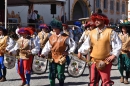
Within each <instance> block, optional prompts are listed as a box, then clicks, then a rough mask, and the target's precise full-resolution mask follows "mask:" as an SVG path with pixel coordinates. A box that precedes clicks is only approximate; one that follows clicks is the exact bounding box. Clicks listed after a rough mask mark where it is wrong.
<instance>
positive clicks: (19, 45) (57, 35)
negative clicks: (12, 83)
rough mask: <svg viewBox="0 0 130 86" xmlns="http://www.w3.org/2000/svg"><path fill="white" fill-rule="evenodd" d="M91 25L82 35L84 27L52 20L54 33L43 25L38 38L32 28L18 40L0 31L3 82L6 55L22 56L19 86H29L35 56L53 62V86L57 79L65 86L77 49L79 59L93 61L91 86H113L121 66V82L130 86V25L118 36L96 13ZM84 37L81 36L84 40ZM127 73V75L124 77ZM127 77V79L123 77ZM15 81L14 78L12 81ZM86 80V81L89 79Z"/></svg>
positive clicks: (124, 25)
mask: <svg viewBox="0 0 130 86" xmlns="http://www.w3.org/2000/svg"><path fill="white" fill-rule="evenodd" d="M90 19H91V20H90V21H89V22H86V24H85V30H84V32H83V34H80V33H81V32H82V30H81V23H80V22H78V21H76V22H75V27H73V28H72V29H69V28H68V25H67V24H62V23H61V22H60V21H58V20H56V19H53V20H52V21H51V23H50V26H51V28H52V31H50V29H49V27H48V26H47V25H46V24H41V25H40V26H39V27H40V29H41V31H40V32H39V33H38V34H37V35H36V34H35V30H34V29H33V28H32V27H21V28H20V29H19V30H18V32H17V34H18V36H19V38H18V39H17V40H15V39H13V38H12V37H9V36H8V35H7V31H6V29H4V28H3V27H0V69H1V70H0V82H3V81H6V78H8V77H6V73H7V70H6V67H5V65H4V54H5V53H8V54H9V55H15V56H19V58H18V61H17V72H18V74H19V76H20V77H21V80H22V82H21V84H20V85H19V86H30V79H31V70H32V62H33V57H34V55H39V58H47V57H48V58H51V59H53V60H52V61H50V62H49V80H50V86H55V79H56V78H57V79H58V80H59V86H64V80H65V78H66V77H65V75H64V72H65V63H66V61H67V58H68V55H69V54H71V53H74V52H75V50H76V47H77V46H78V45H79V44H80V45H81V47H80V48H79V49H78V54H77V56H78V58H79V59H81V58H82V56H83V55H85V56H86V59H87V60H89V61H91V62H92V64H91V65H89V68H88V70H89V71H90V72H89V73H90V74H89V80H90V82H89V86H99V80H100V79H101V80H102V83H101V86H112V85H114V82H113V81H112V80H111V79H110V72H111V67H112V65H113V64H118V70H119V72H120V75H121V77H120V82H121V83H124V84H129V81H128V78H129V76H130V30H129V29H130V23H129V22H128V21H127V20H124V22H123V23H120V29H121V32H120V33H117V32H115V31H114V30H113V29H112V28H113V27H108V26H107V25H108V24H109V19H108V17H107V16H106V15H104V14H102V13H98V12H97V13H93V14H92V15H91V16H90ZM81 35H82V36H81ZM88 53H90V58H89V59H88V58H87V57H89V56H88V55H87V54H88ZM123 72H125V73H123ZM123 74H125V75H123ZM12 78H13V77H12ZM86 78H87V77H86Z"/></svg>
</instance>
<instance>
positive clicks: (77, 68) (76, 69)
mask: <svg viewBox="0 0 130 86" xmlns="http://www.w3.org/2000/svg"><path fill="white" fill-rule="evenodd" d="M69 57H70V58H71V61H70V64H69V66H68V74H69V75H70V76H72V77H79V76H81V75H82V74H83V72H84V70H85V67H86V62H85V61H83V60H80V59H79V58H78V57H77V56H75V55H72V54H71V55H69ZM84 58H85V57H84Z"/></svg>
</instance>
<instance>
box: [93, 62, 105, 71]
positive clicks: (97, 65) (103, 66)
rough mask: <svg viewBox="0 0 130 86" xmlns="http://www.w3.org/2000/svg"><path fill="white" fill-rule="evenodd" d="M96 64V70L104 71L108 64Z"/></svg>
mask: <svg viewBox="0 0 130 86" xmlns="http://www.w3.org/2000/svg"><path fill="white" fill-rule="evenodd" d="M95 62H96V63H95V65H96V68H97V69H98V70H103V69H104V68H105V67H106V63H105V62H104V61H102V60H96V61H95Z"/></svg>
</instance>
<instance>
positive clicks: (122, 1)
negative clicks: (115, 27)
mask: <svg viewBox="0 0 130 86" xmlns="http://www.w3.org/2000/svg"><path fill="white" fill-rule="evenodd" d="M98 8H100V9H102V12H103V13H104V14H106V15H107V16H108V18H109V19H110V23H117V22H119V20H120V19H121V15H122V14H126V15H128V14H130V13H128V0H66V3H65V12H66V16H67V20H68V21H69V20H75V19H79V18H83V17H89V16H90V15H91V13H92V12H93V13H94V12H96V11H97V9H98ZM129 8H130V7H129ZM34 9H35V10H38V11H39V14H40V15H42V16H43V19H44V21H45V23H47V24H49V22H50V21H51V19H52V16H53V15H52V14H50V13H51V12H50V5H34ZM12 10H14V12H15V13H18V12H19V13H20V17H21V21H22V22H24V23H26V22H27V15H28V14H27V11H28V7H27V6H19V7H8V11H9V13H11V11H12ZM62 15H63V9H62V7H61V6H60V5H57V6H56V14H55V15H54V16H55V17H56V18H57V17H60V16H62Z"/></svg>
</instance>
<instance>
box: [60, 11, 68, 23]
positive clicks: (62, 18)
mask: <svg viewBox="0 0 130 86" xmlns="http://www.w3.org/2000/svg"><path fill="white" fill-rule="evenodd" d="M64 16H65V21H64ZM66 20H67V17H66V13H65V15H63V16H62V17H61V21H62V23H66Z"/></svg>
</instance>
